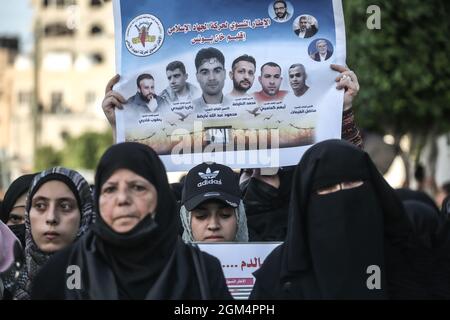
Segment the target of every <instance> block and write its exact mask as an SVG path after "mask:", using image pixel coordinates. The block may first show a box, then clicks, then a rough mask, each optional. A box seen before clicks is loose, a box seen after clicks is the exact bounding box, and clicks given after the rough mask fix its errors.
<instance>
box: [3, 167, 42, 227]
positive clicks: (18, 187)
mask: <svg viewBox="0 0 450 320" xmlns="http://www.w3.org/2000/svg"><path fill="white" fill-rule="evenodd" d="M34 176H35V174H26V175H23V176H20V177H19V178H17V179H16V180H14V181H13V183H11V185H10V186H9V188H8V190H7V191H6V193H5V197H4V198H3V203H2V205H1V210H0V213H1V216H0V218H1V220H2V221H3V223H5V224H6V223H7V222H8V220H9V214H10V213H11V210H12V209H13V206H14V204H15V203H16V201H17V199H19V198H20V197H21V196H22V195H23V194H25V193H26V192H27V191H28V188H29V187H30V185H31V181H33V178H34Z"/></svg>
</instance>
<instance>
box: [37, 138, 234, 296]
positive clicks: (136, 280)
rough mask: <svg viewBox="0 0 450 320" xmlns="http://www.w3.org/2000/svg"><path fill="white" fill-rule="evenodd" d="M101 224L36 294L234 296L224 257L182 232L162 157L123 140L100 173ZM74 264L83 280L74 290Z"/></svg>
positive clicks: (51, 270)
mask: <svg viewBox="0 0 450 320" xmlns="http://www.w3.org/2000/svg"><path fill="white" fill-rule="evenodd" d="M95 203H96V205H97V211H98V217H97V221H96V223H95V224H94V226H93V227H92V230H91V231H90V232H88V233H87V234H86V235H85V237H83V238H82V239H81V240H80V241H79V242H77V243H75V244H74V245H73V246H71V247H70V248H68V249H67V250H65V251H64V252H61V253H60V254H58V255H56V256H55V257H54V258H53V259H52V261H51V262H50V263H49V265H48V266H47V267H46V268H45V269H44V270H43V271H42V272H41V273H40V274H39V275H38V277H37V278H36V282H35V286H34V288H33V289H34V290H33V295H32V298H35V299H201V298H203V299H228V298H231V296H230V294H229V292H228V289H227V287H226V283H225V279H224V276H223V272H222V268H221V266H220V263H219V262H218V260H217V259H216V258H214V257H212V256H210V255H208V254H206V253H203V252H200V251H199V250H198V249H197V248H195V249H194V248H193V247H191V246H188V245H186V244H184V243H183V242H182V240H181V239H180V238H179V236H178V227H179V219H178V213H177V207H176V201H175V199H174V197H173V195H172V192H171V191H170V186H169V183H168V181H167V177H166V171H165V168H164V166H163V164H162V162H161V161H160V160H159V158H158V155H157V154H156V153H155V152H154V151H153V150H152V149H150V148H149V147H148V146H145V145H143V144H138V143H121V144H117V145H114V146H112V147H110V148H109V149H108V150H107V151H106V152H105V154H104V155H103V157H102V158H101V160H100V162H99V164H98V167H97V172H96V176H95ZM70 265H77V266H79V267H80V270H81V283H80V286H79V287H77V286H75V285H74V288H72V289H71V288H68V287H67V286H66V281H67V280H69V281H70V279H69V278H68V277H70V276H71V274H66V269H67V267H68V266H70Z"/></svg>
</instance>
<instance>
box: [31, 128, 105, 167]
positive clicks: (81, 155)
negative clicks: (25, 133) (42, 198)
mask: <svg viewBox="0 0 450 320" xmlns="http://www.w3.org/2000/svg"><path fill="white" fill-rule="evenodd" d="M112 143H113V138H112V133H111V131H110V130H108V131H106V132H102V133H98V132H90V131H89V132H85V133H83V134H82V135H80V136H78V137H71V136H69V135H68V136H66V137H65V146H64V148H63V149H62V150H61V151H55V150H54V149H53V148H52V147H49V146H44V147H41V148H39V149H38V150H37V154H36V161H35V169H36V170H38V171H40V170H43V169H46V168H49V167H54V166H64V167H67V168H72V169H90V170H93V169H95V167H96V166H97V163H98V160H99V159H100V157H101V156H102V154H103V153H104V152H105V150H106V149H107V148H108V147H109V146H110V145H112Z"/></svg>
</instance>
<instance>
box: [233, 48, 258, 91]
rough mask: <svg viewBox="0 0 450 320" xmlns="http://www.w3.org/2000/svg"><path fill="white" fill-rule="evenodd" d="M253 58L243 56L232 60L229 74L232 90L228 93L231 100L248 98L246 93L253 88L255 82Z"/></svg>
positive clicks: (254, 62)
mask: <svg viewBox="0 0 450 320" xmlns="http://www.w3.org/2000/svg"><path fill="white" fill-rule="evenodd" d="M255 70H256V61H255V58H253V57H252V56H249V55H247V54H244V55H242V56H239V57H237V58H236V59H234V61H233V63H232V65H231V71H230V73H229V76H230V79H231V80H232V81H233V90H231V92H230V93H229V96H230V97H232V98H238V97H248V96H249V94H248V93H247V91H248V90H249V89H250V88H251V87H252V86H253V81H254V80H255Z"/></svg>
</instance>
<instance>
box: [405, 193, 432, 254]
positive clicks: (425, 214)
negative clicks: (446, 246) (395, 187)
mask: <svg viewBox="0 0 450 320" xmlns="http://www.w3.org/2000/svg"><path fill="white" fill-rule="evenodd" d="M403 205H404V206H405V211H406V213H407V214H408V218H409V220H410V222H411V225H412V228H413V232H414V235H415V238H416V239H417V240H420V242H421V243H422V245H423V246H424V247H426V248H435V247H439V244H438V243H436V242H437V241H436V240H437V239H436V236H437V232H438V230H439V227H440V223H441V219H440V217H439V214H438V212H437V211H436V210H435V209H434V208H433V207H432V206H430V205H427V204H426V203H424V202H422V201H418V200H406V201H403Z"/></svg>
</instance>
